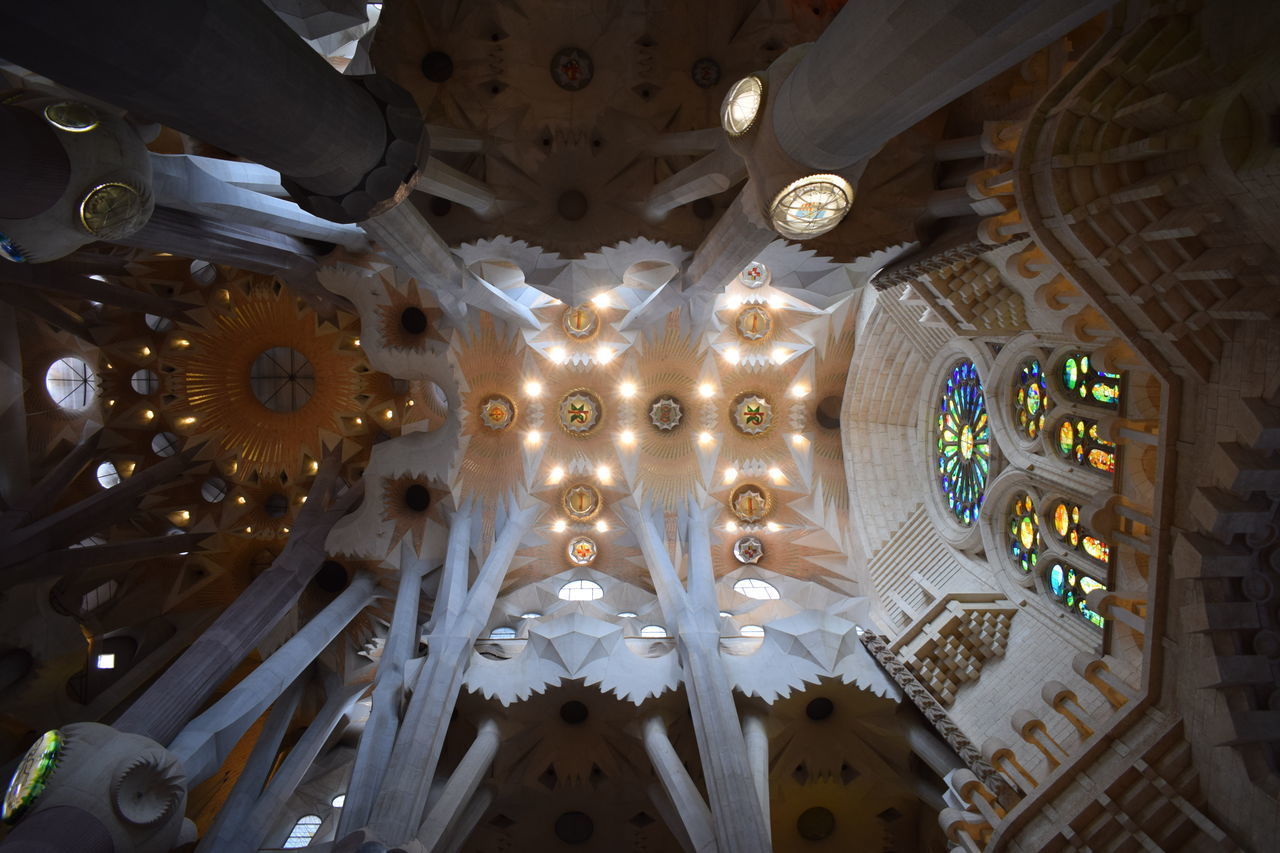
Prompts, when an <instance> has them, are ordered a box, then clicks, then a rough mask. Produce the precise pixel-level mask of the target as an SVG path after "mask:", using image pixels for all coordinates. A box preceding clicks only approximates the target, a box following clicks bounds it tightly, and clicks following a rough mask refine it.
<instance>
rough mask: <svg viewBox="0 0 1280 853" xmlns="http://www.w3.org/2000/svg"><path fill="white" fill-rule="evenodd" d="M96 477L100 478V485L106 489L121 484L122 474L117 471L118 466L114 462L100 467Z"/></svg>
mask: <svg viewBox="0 0 1280 853" xmlns="http://www.w3.org/2000/svg"><path fill="white" fill-rule="evenodd" d="M95 476H97V478H98V485H99V486H102V488H104V489H109V488H111V487H112V486H116V485H119V484H120V472H119V471H117V470H116V466H115V464H114V463H112V462H103V463H102V464H101V465H99V466H98V470H97V471H96V472H95Z"/></svg>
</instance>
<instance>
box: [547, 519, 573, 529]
mask: <svg viewBox="0 0 1280 853" xmlns="http://www.w3.org/2000/svg"><path fill="white" fill-rule="evenodd" d="M568 526H569V525H568V524H566V523H565V520H564V519H563V518H557V519H556V523H555V524H553V525H551V529H552V530H554V531H555V532H556V533H564V529H565V528H566V527H568Z"/></svg>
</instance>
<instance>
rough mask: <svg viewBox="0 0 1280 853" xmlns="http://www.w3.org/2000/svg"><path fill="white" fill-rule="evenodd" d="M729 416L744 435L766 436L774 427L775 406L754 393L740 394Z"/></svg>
mask: <svg viewBox="0 0 1280 853" xmlns="http://www.w3.org/2000/svg"><path fill="white" fill-rule="evenodd" d="M729 414H730V416H731V417H732V418H733V425H734V426H735V427H736V428H737V430H738V432H740V433H742V434H743V435H764V434H765V433H766V432H768V431H769V427H771V426H773V406H772V405H771V404H770V403H769V401H768V400H766V399H765V398H764V397H762V396H761V395H760V394H757V393H755V392H753V391H748V392H747V393H745V394H739V395H738V396H737V397H736V398H735V399H734V401H733V406H732V407H731V408H730V410H729Z"/></svg>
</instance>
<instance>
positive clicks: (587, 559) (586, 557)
mask: <svg viewBox="0 0 1280 853" xmlns="http://www.w3.org/2000/svg"><path fill="white" fill-rule="evenodd" d="M566 550H567V551H568V554H569V562H570V563H573V564H574V565H575V566H589V565H591V564H592V563H594V562H595V561H596V554H597V549H596V543H595V540H594V539H591V538H590V537H587V536H578V537H576V538H574V539H573V540H571V541H570V542H569V546H568V548H567V549H566Z"/></svg>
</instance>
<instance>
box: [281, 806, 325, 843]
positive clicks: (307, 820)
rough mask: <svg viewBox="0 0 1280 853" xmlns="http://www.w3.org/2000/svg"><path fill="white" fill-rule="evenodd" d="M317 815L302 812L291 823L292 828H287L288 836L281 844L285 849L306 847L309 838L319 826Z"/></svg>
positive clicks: (319, 821) (309, 840) (309, 841)
mask: <svg viewBox="0 0 1280 853" xmlns="http://www.w3.org/2000/svg"><path fill="white" fill-rule="evenodd" d="M321 823H322V821H321V820H320V816H319V815H313V814H304V815H303V816H302V817H300V818H298V822H297V823H295V824H294V825H293V829H291V830H289V837H288V838H286V839H285V842H284V844H282V845H281V847H283V848H284V849H286V850H292V849H293V848H295V847H306V846H307V845H308V844H310V843H311V838H312V836H314V835H315V834H316V830H317V829H319V828H320V824H321Z"/></svg>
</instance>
